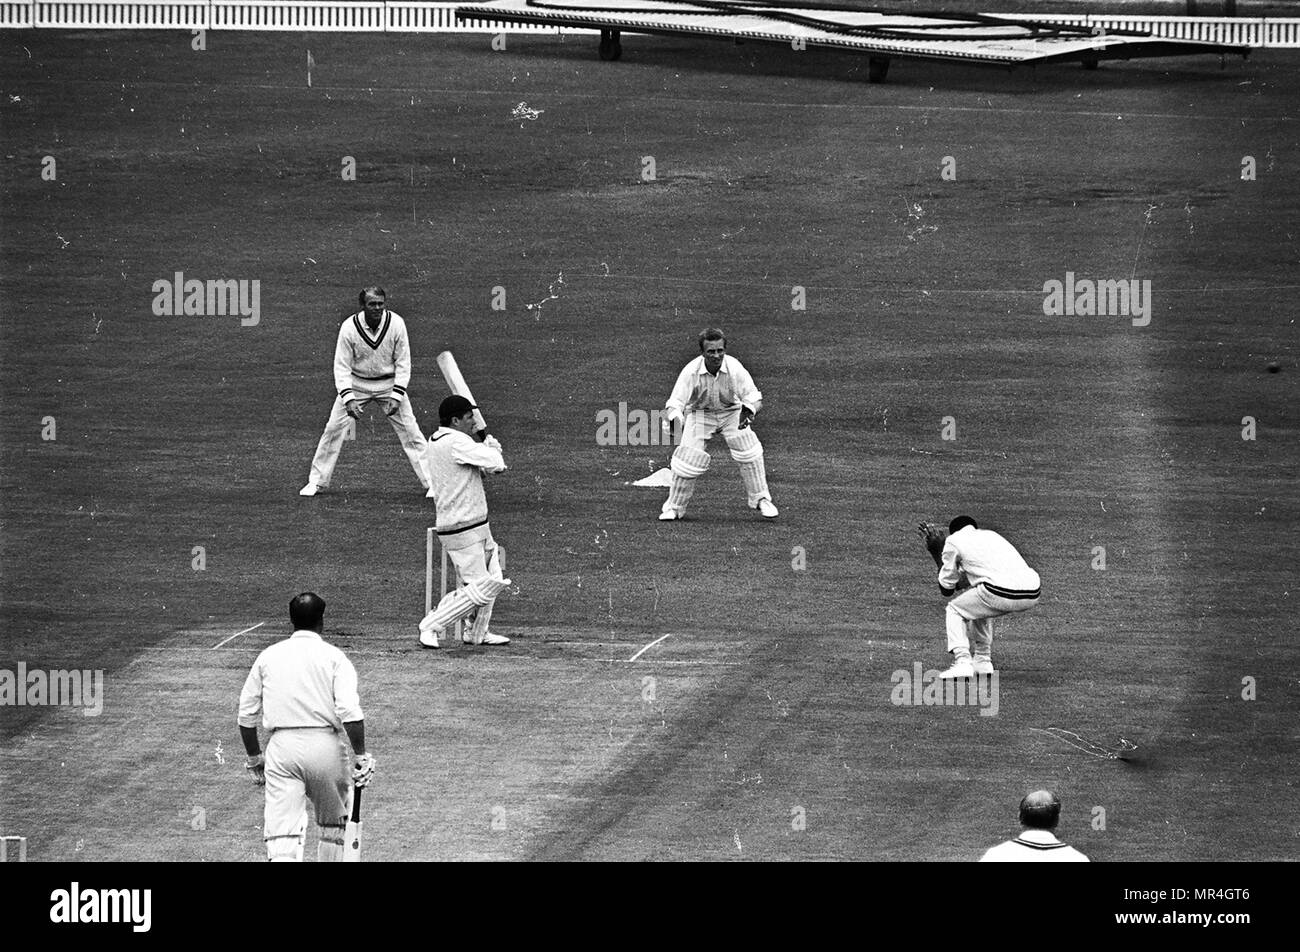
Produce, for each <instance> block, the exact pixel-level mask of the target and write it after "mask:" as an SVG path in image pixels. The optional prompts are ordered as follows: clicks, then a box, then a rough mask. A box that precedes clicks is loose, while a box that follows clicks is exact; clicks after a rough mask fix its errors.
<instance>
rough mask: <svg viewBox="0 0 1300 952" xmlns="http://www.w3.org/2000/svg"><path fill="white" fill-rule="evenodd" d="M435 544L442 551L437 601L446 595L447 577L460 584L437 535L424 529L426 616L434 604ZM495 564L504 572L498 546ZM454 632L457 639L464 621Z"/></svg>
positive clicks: (460, 622) (449, 557) (504, 553)
mask: <svg viewBox="0 0 1300 952" xmlns="http://www.w3.org/2000/svg"><path fill="white" fill-rule="evenodd" d="M435 544H436V545H437V546H438V548H439V549H441V550H442V582H441V584H440V585H439V588H438V601H441V600H442V596H444V595H446V594H447V591H448V588H447V582H448V576H449V575H450V577H451V584H452V585H457V586H458V585H460V584H461V580H460V573H459V572H457V571H456V566H455V564H454V563H453V562H452V561H451V556H449V555H448V554H447V550H446V549H445V548H443V546H442V540H441V539H439V538H438V535H437V533H436V532H434V530H433V529H432V528H429V529H426V530H425V532H424V613H425V614H426V615H427V614H429V612H431V611H433V606H434V605H435V604H436V603H435V601H434V597H433V547H434V545H435ZM497 564H498V565H500V566H501V571H502V572H504V571H505V570H506V550H505V549H504V548H502V547H501V546H499V545H498V546H497ZM454 630H455V636H456V638H457V639H459V638H460V637H461V635H463V634H464V631H465V625H464V619H462V620H461V621H458V622H456V625H455V629H454Z"/></svg>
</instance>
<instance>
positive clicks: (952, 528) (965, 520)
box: [948, 516, 979, 535]
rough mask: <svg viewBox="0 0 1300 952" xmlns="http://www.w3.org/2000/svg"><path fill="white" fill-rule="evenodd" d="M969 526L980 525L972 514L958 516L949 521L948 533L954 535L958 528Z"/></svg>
mask: <svg viewBox="0 0 1300 952" xmlns="http://www.w3.org/2000/svg"><path fill="white" fill-rule="evenodd" d="M967 526H971V527H973V528H975V529H978V528H979V526H977V525H975V520H974V519H972V518H971V517H970V516H958V517H957V518H956V519H954V520H953V521H952V522H950V523H948V535H952V534H953V533H954V532H956V531H957V530H958V529H965V528H966V527H967Z"/></svg>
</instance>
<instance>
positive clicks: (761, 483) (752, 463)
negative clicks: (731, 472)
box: [722, 427, 772, 508]
mask: <svg viewBox="0 0 1300 952" xmlns="http://www.w3.org/2000/svg"><path fill="white" fill-rule="evenodd" d="M722 437H723V439H725V440H726V441H727V448H728V449H730V450H731V458H732V459H734V460H735V461H736V463H737V465H738V466H739V467H740V478H741V479H742V480H743V481H744V483H745V493H746V494H747V495H748V496H749V505H750V507H751V508H752V507H753V506H757V505H758V501H759V500H760V499H771V498H772V494H771V493H770V492H769V491H768V488H767V468H766V466H765V465H764V463H763V444H762V443H761V442H760V441H759V439H758V434H756V433H755V432H754V431H753V430H751V429H749V428H748V427H746V428H745V429H743V430H734V431H731V432H725V431H724V432H723V434H722Z"/></svg>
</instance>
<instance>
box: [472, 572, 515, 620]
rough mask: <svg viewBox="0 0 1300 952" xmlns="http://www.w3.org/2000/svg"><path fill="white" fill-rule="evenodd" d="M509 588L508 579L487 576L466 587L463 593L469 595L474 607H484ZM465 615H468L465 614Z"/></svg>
mask: <svg viewBox="0 0 1300 952" xmlns="http://www.w3.org/2000/svg"><path fill="white" fill-rule="evenodd" d="M494 561H495V560H494ZM497 571H498V572H500V571H501V570H500V569H497ZM509 587H510V579H508V578H499V577H498V578H493V577H492V576H491V575H487V576H484V577H483V578H480V579H475V580H474V581H473V582H471V583H470V584H468V585H466V586H465V588H464V591H466V592H468V593H469V597H470V598H471V599H473V600H474V604H475V605H486V604H487V603H488V602H490V601H492V600H493V599H495V598H496V597H497V596H498V595H500V594H501V593H502V592H504V591H505V590H506V589H508V588H509ZM466 614H469V613H468V612H466Z"/></svg>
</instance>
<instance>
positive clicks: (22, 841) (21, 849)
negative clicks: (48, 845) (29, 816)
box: [0, 836, 27, 863]
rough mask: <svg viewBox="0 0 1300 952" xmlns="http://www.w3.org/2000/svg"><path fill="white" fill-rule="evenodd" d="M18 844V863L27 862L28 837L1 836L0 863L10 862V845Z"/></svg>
mask: <svg viewBox="0 0 1300 952" xmlns="http://www.w3.org/2000/svg"><path fill="white" fill-rule="evenodd" d="M10 843H17V844H18V862H20V863H25V862H27V837H25V836H0V863H7V862H9V844H10Z"/></svg>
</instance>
